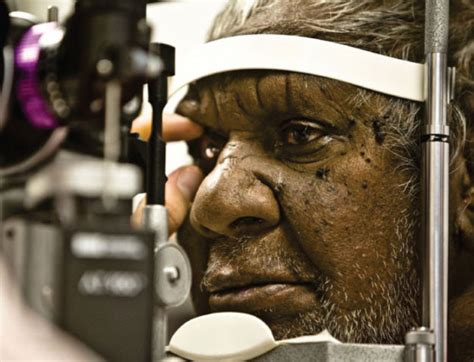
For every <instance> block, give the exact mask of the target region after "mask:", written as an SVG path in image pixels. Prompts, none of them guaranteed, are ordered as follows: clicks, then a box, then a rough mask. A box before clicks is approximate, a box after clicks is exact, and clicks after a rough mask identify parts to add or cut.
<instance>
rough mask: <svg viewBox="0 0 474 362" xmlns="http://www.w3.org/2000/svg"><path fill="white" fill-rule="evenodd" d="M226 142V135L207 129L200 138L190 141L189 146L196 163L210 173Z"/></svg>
mask: <svg viewBox="0 0 474 362" xmlns="http://www.w3.org/2000/svg"><path fill="white" fill-rule="evenodd" d="M226 142H227V141H226V138H225V137H223V136H221V135H218V134H216V133H214V132H212V131H210V130H206V132H204V134H203V135H202V136H201V137H200V138H198V139H197V140H193V141H190V142H188V147H189V152H190V154H191V155H192V156H193V158H194V160H195V162H196V164H197V165H198V166H199V167H201V169H202V170H203V171H204V172H205V173H206V174H208V173H209V172H211V171H212V169H213V168H214V166H215V164H216V161H217V159H218V158H219V154H220V153H221V151H222V149H223V147H224V146H225V144H226Z"/></svg>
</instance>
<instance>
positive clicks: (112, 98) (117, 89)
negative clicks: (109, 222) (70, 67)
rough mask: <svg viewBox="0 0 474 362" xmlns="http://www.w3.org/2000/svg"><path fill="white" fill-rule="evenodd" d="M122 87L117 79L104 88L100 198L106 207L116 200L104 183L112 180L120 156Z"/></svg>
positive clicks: (106, 183)
mask: <svg viewBox="0 0 474 362" xmlns="http://www.w3.org/2000/svg"><path fill="white" fill-rule="evenodd" d="M121 97H122V87H121V85H120V82H119V81H117V80H111V81H109V82H107V85H106V89H105V129H104V163H105V178H106V182H105V183H104V190H103V193H102V200H103V203H104V206H105V207H106V208H111V207H113V206H114V204H115V202H116V195H115V194H114V191H113V190H111V189H110V188H108V187H107V186H106V185H108V184H109V182H112V181H113V180H112V178H113V177H115V176H114V169H115V168H116V166H117V162H118V160H119V157H120V109H121V108H120V100H121Z"/></svg>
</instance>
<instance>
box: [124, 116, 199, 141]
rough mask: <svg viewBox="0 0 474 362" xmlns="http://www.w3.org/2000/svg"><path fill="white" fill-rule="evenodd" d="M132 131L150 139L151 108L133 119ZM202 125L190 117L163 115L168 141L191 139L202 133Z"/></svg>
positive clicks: (165, 137) (166, 139)
mask: <svg viewBox="0 0 474 362" xmlns="http://www.w3.org/2000/svg"><path fill="white" fill-rule="evenodd" d="M131 131H132V132H134V133H138V134H140V138H141V139H144V140H148V138H149V137H150V133H151V109H148V108H145V111H144V112H143V113H142V114H141V115H140V116H139V117H138V118H137V119H135V120H134V121H133V124H132V129H131ZM202 132H203V130H202V127H201V126H199V125H198V124H196V123H194V122H192V121H191V120H190V119H189V118H186V117H183V116H180V115H178V114H173V113H165V114H164V115H163V138H164V140H165V141H166V142H172V141H189V140H192V139H195V138H198V137H199V136H200V135H201V134H202Z"/></svg>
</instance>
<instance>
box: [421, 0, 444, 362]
mask: <svg viewBox="0 0 474 362" xmlns="http://www.w3.org/2000/svg"><path fill="white" fill-rule="evenodd" d="M448 26H449V0H427V1H426V24H425V27H426V28H425V54H426V67H427V91H428V95H427V100H426V124H425V127H424V132H423V135H422V147H423V159H422V169H423V170H422V185H423V239H424V240H423V241H424V248H425V255H424V275H423V315H422V324H423V326H424V327H428V328H429V329H431V330H432V331H433V332H434V340H435V361H437V362H442V361H446V360H447V303H448V277H447V276H448V242H449V214H448V211H449V205H448V202H449V128H448V126H447V93H448V92H447V89H448V86H447V64H446V53H447V47H448Z"/></svg>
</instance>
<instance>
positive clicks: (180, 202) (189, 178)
mask: <svg viewBox="0 0 474 362" xmlns="http://www.w3.org/2000/svg"><path fill="white" fill-rule="evenodd" d="M150 130H151V122H150V114H148V115H147V113H146V111H145V114H144V115H142V116H140V117H139V118H137V119H136V120H135V121H134V123H133V126H132V132H137V133H139V134H140V137H141V138H142V139H148V137H149V136H150ZM201 134H202V128H201V127H200V126H199V125H197V124H196V123H193V122H192V121H190V120H189V119H188V118H185V117H182V116H179V115H177V114H166V115H165V116H164V117H163V138H164V139H165V141H180V140H183V141H189V140H192V139H194V138H198V137H199V136H200V135H201ZM202 179H203V174H202V172H201V170H200V169H199V168H198V167H197V166H183V167H180V168H178V169H177V170H175V171H174V172H173V173H171V175H169V176H168V182H167V183H166V188H165V200H166V208H167V209H168V229H169V234H170V235H171V234H173V233H174V232H176V231H177V230H178V228H179V227H180V226H181V224H182V223H183V221H184V218H185V217H186V215H187V213H188V210H189V206H190V203H191V201H192V200H193V198H194V195H195V194H196V191H197V189H198V187H199V185H200V183H201V181H202ZM144 206H145V200H143V201H142V202H141V203H140V206H139V207H138V209H137V211H136V212H135V213H134V214H133V217H132V224H133V225H134V226H139V225H140V224H141V218H142V215H143V207H144Z"/></svg>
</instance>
